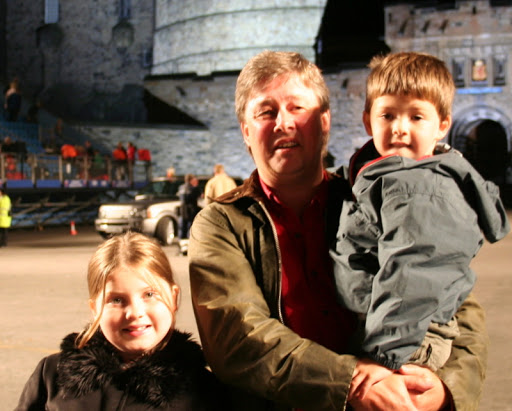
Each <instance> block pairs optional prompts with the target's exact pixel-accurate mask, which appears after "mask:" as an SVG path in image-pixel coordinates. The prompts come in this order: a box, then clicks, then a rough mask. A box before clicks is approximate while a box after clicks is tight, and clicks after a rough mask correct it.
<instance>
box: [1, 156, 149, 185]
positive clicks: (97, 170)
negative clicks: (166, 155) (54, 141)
mask: <svg viewBox="0 0 512 411" xmlns="http://www.w3.org/2000/svg"><path fill="white" fill-rule="evenodd" d="M151 178H152V167H151V162H149V161H140V160H136V161H115V160H113V159H112V158H110V157H109V156H105V155H97V156H94V157H88V156H77V157H73V158H64V157H63V156H61V155H56V154H55V155H54V154H31V153H0V184H3V186H4V187H5V188H30V187H33V188H60V187H64V188H65V187H88V188H94V187H103V188H104V187H126V188H139V187H141V186H143V185H145V184H146V183H147V182H148V181H150V180H151Z"/></svg>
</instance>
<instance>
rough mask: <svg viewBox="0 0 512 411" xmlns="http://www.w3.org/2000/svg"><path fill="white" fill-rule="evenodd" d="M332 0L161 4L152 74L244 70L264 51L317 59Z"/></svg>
mask: <svg viewBox="0 0 512 411" xmlns="http://www.w3.org/2000/svg"><path fill="white" fill-rule="evenodd" d="M326 3H327V0H301V1H297V0H279V1H275V0H260V1H258V2H247V1H244V0H229V1H228V0H219V1H215V2H211V1H202V0H187V1H186V2H169V1H166V0H157V2H156V4H157V5H156V9H157V12H156V23H155V39H154V65H153V68H152V71H151V72H152V74H155V75H156V74H176V73H196V74H198V75H209V74H210V73H212V72H216V71H233V70H235V71H236V70H240V69H241V68H242V67H243V66H244V64H245V63H246V62H247V60H249V58H251V57H252V56H253V55H254V54H256V53H258V52H259V51H263V50H265V49H271V50H293V51H298V52H301V53H303V54H304V55H305V56H307V57H308V58H310V59H313V58H314V50H313V45H314V44H315V38H316V35H317V33H318V29H319V27H320V23H321V19H322V15H323V10H324V7H325V4H326Z"/></svg>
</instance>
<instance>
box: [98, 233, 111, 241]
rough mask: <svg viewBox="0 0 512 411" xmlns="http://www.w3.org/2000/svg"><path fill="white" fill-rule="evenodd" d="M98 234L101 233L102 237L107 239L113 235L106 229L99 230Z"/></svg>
mask: <svg viewBox="0 0 512 411" xmlns="http://www.w3.org/2000/svg"><path fill="white" fill-rule="evenodd" d="M98 234H99V235H101V237H102V238H104V239H105V240H108V239H109V238H110V237H112V236H111V235H110V234H109V233H106V232H105V231H98Z"/></svg>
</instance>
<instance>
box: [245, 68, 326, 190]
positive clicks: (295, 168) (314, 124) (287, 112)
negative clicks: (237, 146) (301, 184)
mask: <svg viewBox="0 0 512 411" xmlns="http://www.w3.org/2000/svg"><path fill="white" fill-rule="evenodd" d="M330 119H331V117H330V112H329V111H328V110H327V111H324V112H323V113H322V112H321V111H320V104H319V100H318V97H317V96H316V94H315V92H314V91H313V90H312V89H311V88H310V87H307V86H306V85H305V84H304V83H303V82H302V80H300V79H299V77H298V76H297V75H295V74H291V75H282V76H279V77H277V78H276V79H274V80H273V81H272V82H270V83H269V84H267V85H266V86H265V87H264V88H263V89H260V90H255V91H254V92H253V93H252V95H251V97H250V98H249V100H248V102H247V106H246V108H245V119H244V121H243V122H241V124H240V127H241V130H242V134H243V137H244V141H245V144H246V145H247V147H248V148H249V150H250V152H251V154H252V156H253V159H254V162H255V164H256V167H257V169H258V172H259V174H260V177H261V178H262V179H263V181H264V182H265V183H266V184H268V185H270V186H271V187H273V186H276V185H279V184H283V183H284V184H286V183H289V182H295V183H296V182H298V181H300V179H303V178H308V179H311V178H320V176H321V174H322V152H323V148H324V146H325V145H326V144H327V138H328V133H329V129H330V125H331V124H330ZM312 176H313V177H312Z"/></svg>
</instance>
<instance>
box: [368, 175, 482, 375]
mask: <svg viewBox="0 0 512 411" xmlns="http://www.w3.org/2000/svg"><path fill="white" fill-rule="evenodd" d="M388 183H389V182H386V181H385V182H383V183H382V184H383V185H384V186H386V184H388ZM394 183H395V182H394V181H392V182H391V183H390V186H389V187H387V188H386V190H387V191H386V192H385V193H384V195H383V196H382V198H383V200H382V205H381V209H380V215H381V220H382V221H381V229H382V233H381V236H380V239H379V242H378V259H379V267H380V268H379V271H378V272H377V274H376V275H375V278H374V280H373V288H372V296H371V301H370V306H369V310H368V314H367V319H366V326H365V332H366V338H365V341H364V343H363V351H364V352H366V353H368V355H369V356H370V357H371V358H373V359H375V360H376V361H378V362H380V363H381V364H384V365H386V366H388V367H390V368H395V369H396V368H399V367H400V366H401V365H402V364H403V363H404V362H406V361H407V360H408V358H409V356H410V354H412V353H413V352H414V351H415V350H416V349H417V348H418V347H419V346H420V344H421V342H422V340H423V338H424V336H425V332H426V330H427V328H428V326H429V324H430V322H431V321H434V322H438V323H446V322H447V321H448V320H449V319H450V318H451V317H452V316H453V315H454V314H455V312H456V311H457V309H458V308H459V306H460V305H461V304H462V302H463V301H464V299H465V298H466V297H467V296H468V294H469V292H470V291H471V289H472V287H473V285H474V282H475V275H474V273H473V271H472V270H471V269H470V268H469V264H470V262H471V259H472V258H473V256H474V255H475V254H476V252H477V251H478V249H479V248H480V247H481V245H482V243H483V238H482V235H481V232H480V229H479V226H478V224H477V216H476V213H475V212H474V211H473V210H472V209H471V208H470V207H469V206H467V205H466V204H465V202H463V201H460V200H459V201H457V200H456V199H454V198H451V197H450V196H449V195H446V196H442V195H437V194H429V192H428V190H418V191H415V189H414V188H413V189H411V187H407V189H406V190H403V191H402V190H398V194H395V189H396V187H395V184H394ZM398 184H400V182H399V181H398ZM455 188H456V187H455ZM453 191H454V192H455V190H453ZM448 192H449V191H448Z"/></svg>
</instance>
